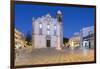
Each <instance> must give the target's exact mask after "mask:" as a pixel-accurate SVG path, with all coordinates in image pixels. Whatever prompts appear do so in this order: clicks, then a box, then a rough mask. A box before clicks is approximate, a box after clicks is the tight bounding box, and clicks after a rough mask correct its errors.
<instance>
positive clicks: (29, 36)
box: [26, 31, 32, 45]
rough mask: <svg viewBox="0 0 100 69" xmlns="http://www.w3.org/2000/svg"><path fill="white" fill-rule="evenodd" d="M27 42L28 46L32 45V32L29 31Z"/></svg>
mask: <svg viewBox="0 0 100 69" xmlns="http://www.w3.org/2000/svg"><path fill="white" fill-rule="evenodd" d="M26 41H27V44H28V45H31V44H32V34H31V32H30V31H28V32H27V34H26Z"/></svg>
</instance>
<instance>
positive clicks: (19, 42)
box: [14, 29, 26, 49]
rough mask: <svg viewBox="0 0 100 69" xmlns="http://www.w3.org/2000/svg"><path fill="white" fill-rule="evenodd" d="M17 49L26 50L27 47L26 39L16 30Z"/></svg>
mask: <svg viewBox="0 0 100 69" xmlns="http://www.w3.org/2000/svg"><path fill="white" fill-rule="evenodd" d="M14 38H15V39H14V41H15V49H19V48H24V47H25V46H26V42H25V37H24V35H23V33H22V32H20V31H19V30H17V29H15V30H14Z"/></svg>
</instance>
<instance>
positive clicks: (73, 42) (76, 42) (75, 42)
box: [69, 32, 80, 48]
mask: <svg viewBox="0 0 100 69" xmlns="http://www.w3.org/2000/svg"><path fill="white" fill-rule="evenodd" d="M69 45H70V47H71V48H76V47H79V46H80V33H79V32H76V33H74V35H73V36H72V37H71V38H70V39H69Z"/></svg>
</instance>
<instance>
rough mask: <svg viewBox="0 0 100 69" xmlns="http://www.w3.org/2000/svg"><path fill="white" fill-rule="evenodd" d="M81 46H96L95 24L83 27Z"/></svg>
mask: <svg viewBox="0 0 100 69" xmlns="http://www.w3.org/2000/svg"><path fill="white" fill-rule="evenodd" d="M80 36H81V43H80V44H81V47H82V48H83V47H84V48H94V38H95V33H94V26H90V27H86V28H83V29H81V31H80Z"/></svg>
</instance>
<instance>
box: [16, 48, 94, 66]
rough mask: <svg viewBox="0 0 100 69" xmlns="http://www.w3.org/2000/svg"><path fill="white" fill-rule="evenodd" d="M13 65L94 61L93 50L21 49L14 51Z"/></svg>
mask: <svg viewBox="0 0 100 69" xmlns="http://www.w3.org/2000/svg"><path fill="white" fill-rule="evenodd" d="M16 55H17V56H16V59H15V65H16V66H19V65H36V64H52V63H53V64H54V63H71V62H85V61H94V50H93V49H87V50H82V49H79V48H77V49H73V50H72V49H69V48H64V49H62V50H56V49H54V48H42V49H34V50H32V51H31V50H30V49H23V50H19V51H16Z"/></svg>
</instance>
